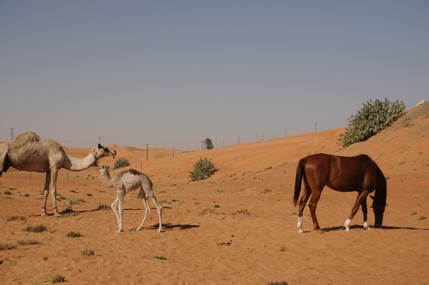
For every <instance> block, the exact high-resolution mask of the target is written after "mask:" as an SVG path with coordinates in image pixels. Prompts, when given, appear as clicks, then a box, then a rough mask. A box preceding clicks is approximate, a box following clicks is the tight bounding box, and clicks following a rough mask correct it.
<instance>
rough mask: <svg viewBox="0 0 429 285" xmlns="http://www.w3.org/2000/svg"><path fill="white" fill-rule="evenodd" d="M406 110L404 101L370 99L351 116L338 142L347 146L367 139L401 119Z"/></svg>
mask: <svg viewBox="0 0 429 285" xmlns="http://www.w3.org/2000/svg"><path fill="white" fill-rule="evenodd" d="M404 110H405V104H404V102H402V101H395V102H390V101H389V100H387V99H385V100H384V101H380V100H375V101H372V100H369V101H367V102H366V103H365V104H363V107H362V108H361V109H360V110H359V111H358V112H357V114H355V115H353V116H351V117H350V118H349V123H348V127H347V129H346V132H345V133H344V134H341V135H340V137H339V139H338V143H339V144H340V145H341V146H342V147H347V146H349V145H352V144H354V143H356V142H361V141H365V140H367V139H369V138H370V137H372V136H374V135H376V134H377V133H378V132H380V131H381V130H383V129H385V128H386V127H388V126H390V125H391V124H392V123H393V122H395V121H396V120H397V119H399V118H400V117H401V116H402V115H403V114H404Z"/></svg>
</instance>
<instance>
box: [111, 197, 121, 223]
mask: <svg viewBox="0 0 429 285" xmlns="http://www.w3.org/2000/svg"><path fill="white" fill-rule="evenodd" d="M118 201H119V200H118V198H117V197H116V199H115V201H113V203H112V206H111V208H112V210H113V213H115V216H116V221H117V223H118V228H119V224H120V222H119V214H118V210H117V208H116V207H117V205H118Z"/></svg>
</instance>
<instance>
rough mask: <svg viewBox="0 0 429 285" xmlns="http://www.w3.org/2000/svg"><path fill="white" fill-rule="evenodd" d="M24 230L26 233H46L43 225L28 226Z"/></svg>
mask: <svg viewBox="0 0 429 285" xmlns="http://www.w3.org/2000/svg"><path fill="white" fill-rule="evenodd" d="M25 230H26V231H27V232H33V233H41V232H43V231H46V227H45V226H44V225H42V224H40V225H37V226H28V227H27V228H25Z"/></svg>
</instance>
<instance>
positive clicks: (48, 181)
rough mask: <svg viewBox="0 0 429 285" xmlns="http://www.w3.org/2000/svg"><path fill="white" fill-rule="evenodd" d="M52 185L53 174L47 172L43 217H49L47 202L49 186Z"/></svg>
mask: <svg viewBox="0 0 429 285" xmlns="http://www.w3.org/2000/svg"><path fill="white" fill-rule="evenodd" d="M50 183H51V172H49V171H47V172H46V176H45V187H44V188H43V207H42V216H47V213H46V200H47V198H48V194H49V184H50Z"/></svg>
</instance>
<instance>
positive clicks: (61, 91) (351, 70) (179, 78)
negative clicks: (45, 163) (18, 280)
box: [0, 0, 429, 150]
mask: <svg viewBox="0 0 429 285" xmlns="http://www.w3.org/2000/svg"><path fill="white" fill-rule="evenodd" d="M428 31H429V1H427V0H426V1H418V0H412V1H407V0H403V1H396V0H359V1H357V0H350V1H344V0H336V1H334V0H325V1H320V0H302V1H298V0H295V1H289V0H283V1H281V0H259V1H255V0H216V1H208V0H207V1H205V0H181V1H178V0H159V1H145V0H141V1H129V0H123V1H109V0H73V1H65V0H49V1H48V0H38V1H33V0H20V1H15V0H10V1H6V0H0V140H3V141H7V140H10V137H11V128H13V132H14V135H15V136H16V135H17V134H19V133H21V132H25V131H33V132H36V133H37V134H39V135H40V136H42V137H48V138H52V139H54V140H56V141H58V142H60V143H61V144H62V145H64V146H68V147H92V146H94V145H96V144H97V143H98V141H99V140H100V141H101V143H102V144H105V145H109V144H116V145H122V146H133V147H139V148H145V147H146V144H149V147H163V148H175V149H185V150H198V149H201V141H202V140H204V139H205V138H211V140H212V141H213V144H214V146H215V147H222V146H227V145H234V144H237V143H238V142H239V141H240V143H247V142H257V141H262V140H269V139H273V138H278V137H283V136H285V135H288V136H290V135H295V134H300V133H308V132H313V131H315V130H317V131H321V130H328V129H334V128H341V127H346V126H347V123H348V118H349V117H350V116H352V115H354V114H355V113H356V112H357V111H358V110H359V109H360V108H361V107H362V105H363V104H364V103H366V102H367V101H368V100H375V99H380V100H384V99H385V98H387V99H388V100H390V101H396V100H402V101H404V103H405V104H406V106H407V110H409V109H412V108H413V107H414V106H415V105H416V104H417V103H418V102H420V101H421V100H426V101H428V100H429V32H428Z"/></svg>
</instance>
